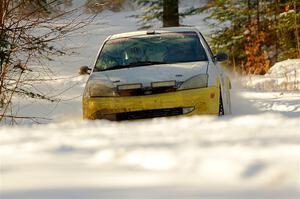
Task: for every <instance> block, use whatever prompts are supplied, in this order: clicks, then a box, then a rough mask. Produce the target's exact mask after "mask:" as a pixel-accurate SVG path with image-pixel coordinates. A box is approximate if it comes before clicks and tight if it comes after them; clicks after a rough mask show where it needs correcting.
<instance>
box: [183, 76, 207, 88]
mask: <svg viewBox="0 0 300 199" xmlns="http://www.w3.org/2000/svg"><path fill="white" fill-rule="evenodd" d="M207 82H208V75H207V74H201V75H197V76H194V77H192V78H190V79H188V80H186V81H185V82H183V83H182V84H181V85H180V87H179V88H178V90H187V89H194V88H205V87H207Z"/></svg>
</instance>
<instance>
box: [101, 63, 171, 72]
mask: <svg viewBox="0 0 300 199" xmlns="http://www.w3.org/2000/svg"><path fill="white" fill-rule="evenodd" d="M155 64H167V62H159V61H138V62H132V63H130V64H126V65H117V66H113V67H111V68H106V69H103V70H101V71H107V70H117V69H123V68H131V67H138V66H149V65H155Z"/></svg>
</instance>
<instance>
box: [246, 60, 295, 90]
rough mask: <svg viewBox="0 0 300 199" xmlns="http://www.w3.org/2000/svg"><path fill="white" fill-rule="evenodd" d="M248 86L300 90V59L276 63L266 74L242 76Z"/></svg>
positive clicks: (261, 88)
mask: <svg viewBox="0 0 300 199" xmlns="http://www.w3.org/2000/svg"><path fill="white" fill-rule="evenodd" d="M242 81H243V85H244V86H245V87H247V88H255V89H259V90H267V91H276V90H300V59H289V60H285V61H282V62H278V63H276V64H275V65H274V66H273V67H271V68H270V70H269V71H268V73H267V74H266V75H264V76H261V75H256V76H253V75H251V76H246V77H243V78H242Z"/></svg>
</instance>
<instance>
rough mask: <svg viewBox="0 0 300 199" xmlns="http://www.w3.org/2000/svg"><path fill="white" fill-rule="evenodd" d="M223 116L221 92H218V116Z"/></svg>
mask: <svg viewBox="0 0 300 199" xmlns="http://www.w3.org/2000/svg"><path fill="white" fill-rule="evenodd" d="M222 115H225V113H224V106H223V100H222V92H221V90H220V100H219V116H222Z"/></svg>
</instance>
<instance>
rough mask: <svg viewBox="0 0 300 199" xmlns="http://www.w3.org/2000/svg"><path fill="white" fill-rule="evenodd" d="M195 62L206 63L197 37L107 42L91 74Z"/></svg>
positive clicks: (187, 34) (169, 35)
mask: <svg viewBox="0 0 300 199" xmlns="http://www.w3.org/2000/svg"><path fill="white" fill-rule="evenodd" d="M196 61H207V56H206V53H205V50H204V48H203V46H202V44H201V43H200V40H199V37H198V35H197V33H195V32H184V33H162V34H154V35H146V36H137V37H128V38H120V39H112V40H109V41H107V42H106V43H105V45H104V47H103V49H102V51H101V53H100V56H99V57H98V59H97V62H96V65H95V69H94V71H105V70H114V69H121V68H128V67H138V66H145V65H153V64H170V63H179V62H196Z"/></svg>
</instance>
